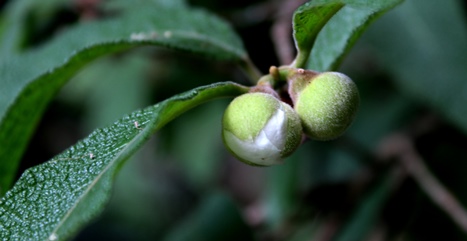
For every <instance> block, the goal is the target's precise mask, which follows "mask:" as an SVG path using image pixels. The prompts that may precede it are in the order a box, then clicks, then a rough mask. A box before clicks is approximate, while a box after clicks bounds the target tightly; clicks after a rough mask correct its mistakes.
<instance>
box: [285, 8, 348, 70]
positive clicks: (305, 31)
mask: <svg viewBox="0 0 467 241" xmlns="http://www.w3.org/2000/svg"><path fill="white" fill-rule="evenodd" d="M342 7H343V3H342V2H341V1H337V0H334V1H310V2H308V3H305V4H304V5H302V6H301V7H299V8H298V9H297V10H296V11H295V13H294V15H293V37H294V40H295V45H296V47H297V51H298V53H297V57H296V59H295V60H294V63H292V65H293V66H295V67H296V68H303V67H304V66H305V64H306V62H307V60H308V56H309V55H310V52H311V49H312V48H313V44H314V42H315V39H316V36H317V35H318V33H319V31H320V30H321V29H322V28H323V26H324V25H325V24H326V22H327V21H328V20H329V19H330V18H331V17H332V16H333V15H334V14H335V13H336V12H337V11H339V9H341V8H342Z"/></svg>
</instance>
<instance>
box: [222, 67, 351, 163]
mask: <svg viewBox="0 0 467 241" xmlns="http://www.w3.org/2000/svg"><path fill="white" fill-rule="evenodd" d="M358 105H359V94H358V89H357V87H356V85H355V83H354V82H353V81H352V80H351V79H350V78H349V77H347V76H346V75H344V74H341V73H338V72H323V73H318V72H314V71H310V70H304V69H296V68H291V67H280V68H276V67H274V66H273V67H271V69H270V74H269V75H266V76H263V77H262V78H261V79H260V80H259V81H258V85H257V86H256V87H253V88H252V89H251V91H250V92H249V93H247V94H244V95H241V96H239V97H237V98H235V99H234V100H233V101H232V102H231V103H230V105H229V106H228V107H227V109H226V111H225V113H224V117H223V122H222V123H223V131H222V136H223V140H224V144H225V145H226V147H227V149H229V151H230V152H231V153H232V154H233V155H234V156H236V157H237V158H238V159H239V160H241V161H243V162H245V163H247V164H250V165H255V166H270V165H276V164H281V163H282V162H283V159H284V158H285V157H287V156H289V155H291V154H292V153H293V152H294V151H295V150H296V149H297V148H298V147H299V146H300V144H301V143H302V140H303V139H304V138H303V136H304V135H305V136H307V137H309V138H310V139H313V140H322V141H324V140H331V139H335V138H337V137H339V136H340V135H342V134H343V133H344V132H345V130H346V129H347V128H348V127H349V126H350V124H351V123H352V121H353V119H354V117H355V114H356V112H357V109H358Z"/></svg>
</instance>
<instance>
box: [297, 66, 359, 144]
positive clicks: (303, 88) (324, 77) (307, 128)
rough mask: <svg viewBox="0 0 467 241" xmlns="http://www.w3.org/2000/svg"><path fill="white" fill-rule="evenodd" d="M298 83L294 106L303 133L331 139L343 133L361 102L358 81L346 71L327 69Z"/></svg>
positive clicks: (313, 137) (316, 138) (312, 137)
mask: <svg viewBox="0 0 467 241" xmlns="http://www.w3.org/2000/svg"><path fill="white" fill-rule="evenodd" d="M297 79H299V78H297ZM299 85H300V88H298V89H299V91H298V92H297V93H296V94H295V100H294V109H295V111H296V112H297V114H298V115H299V117H300V119H301V121H302V126H303V131H304V133H305V134H306V135H307V136H308V137H310V138H311V139H314V140H331V139H335V138H337V137H339V136H340V135H342V134H343V133H344V132H345V130H346V129H347V128H348V127H349V126H350V124H351V123H352V121H353V119H354V117H355V114H356V112H357V109H358V105H359V102H360V98H359V94H358V89H357V86H356V85H355V83H354V82H353V81H352V80H351V79H350V78H349V77H347V76H346V75H344V74H341V73H337V72H324V73H320V74H317V75H314V76H312V77H311V78H309V79H307V80H306V83H304V82H303V81H302V83H299Z"/></svg>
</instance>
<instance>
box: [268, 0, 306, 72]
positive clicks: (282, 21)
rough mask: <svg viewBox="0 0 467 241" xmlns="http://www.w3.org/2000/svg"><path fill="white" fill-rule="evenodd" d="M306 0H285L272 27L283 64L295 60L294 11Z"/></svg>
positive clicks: (275, 43) (276, 48)
mask: <svg viewBox="0 0 467 241" xmlns="http://www.w3.org/2000/svg"><path fill="white" fill-rule="evenodd" d="M304 2H306V1H305V0H290V1H284V3H283V4H281V5H280V6H279V8H278V16H277V20H276V21H275V22H274V25H273V26H272V29H271V35H272V36H271V37H272V41H273V43H274V48H275V50H276V53H277V57H278V58H279V62H280V64H281V65H286V64H290V63H292V61H293V60H294V47H295V45H294V43H293V41H292V37H291V36H292V24H291V23H290V22H291V20H292V16H293V13H294V11H295V9H297V8H298V7H299V6H300V5H302V4H303V3H304Z"/></svg>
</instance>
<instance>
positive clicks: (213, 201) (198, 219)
mask: <svg viewBox="0 0 467 241" xmlns="http://www.w3.org/2000/svg"><path fill="white" fill-rule="evenodd" d="M164 240H166V241H185V240H191V241H218V240H226V241H237V240H245V241H248V240H254V239H253V233H252V230H251V229H249V228H248V226H247V225H246V223H245V221H244V220H243V218H242V215H241V213H240V210H239V209H238V208H237V207H236V206H235V203H233V202H232V200H230V199H229V198H228V197H227V196H225V195H224V194H215V195H212V196H209V197H208V198H206V200H204V202H203V203H202V204H201V206H200V207H199V208H198V209H197V210H196V211H195V212H194V213H192V214H191V215H190V216H188V218H187V219H186V220H184V221H183V222H182V223H181V224H180V225H179V226H177V228H175V229H174V230H172V231H171V232H170V234H169V235H168V236H167V238H165V239H164Z"/></svg>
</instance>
